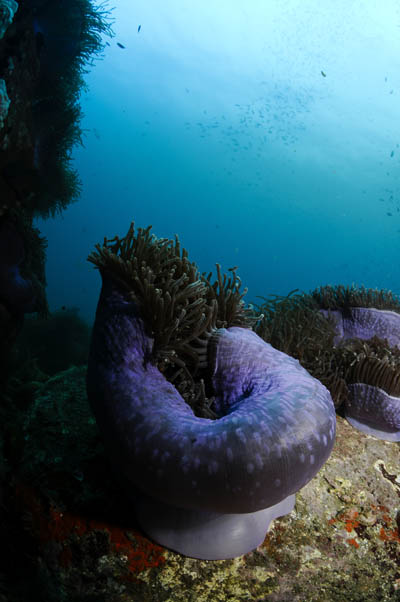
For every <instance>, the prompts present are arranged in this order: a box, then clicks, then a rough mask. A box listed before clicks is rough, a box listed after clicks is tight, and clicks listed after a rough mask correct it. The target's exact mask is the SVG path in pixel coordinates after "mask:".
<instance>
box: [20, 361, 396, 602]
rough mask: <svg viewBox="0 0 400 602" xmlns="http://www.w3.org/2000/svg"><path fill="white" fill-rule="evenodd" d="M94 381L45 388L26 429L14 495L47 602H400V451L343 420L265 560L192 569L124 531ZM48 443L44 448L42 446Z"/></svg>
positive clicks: (268, 541)
mask: <svg viewBox="0 0 400 602" xmlns="http://www.w3.org/2000/svg"><path fill="white" fill-rule="evenodd" d="M85 372H86V371H85V368H84V367H82V368H73V369H71V370H68V371H66V372H63V373H60V374H58V375H56V376H54V377H53V378H51V379H50V380H49V381H48V382H47V383H45V384H44V385H43V387H42V388H41V389H40V390H39V391H38V392H37V394H36V398H35V401H34V405H33V407H32V411H31V412H30V413H29V415H28V417H27V420H26V424H25V426H24V430H23V433H24V434H25V435H28V434H30V435H31V437H30V439H29V440H28V442H25V443H24V445H25V446H29V447H26V452H25V454H24V458H25V460H24V462H23V464H22V466H21V468H22V470H23V471H24V473H25V476H24V481H23V483H22V484H21V483H20V484H19V485H18V487H17V486H16V485H15V483H13V486H15V489H16V492H17V493H16V494H15V498H16V500H17V502H18V509H19V510H18V512H19V518H20V520H21V521H22V517H23V516H24V517H25V518H24V521H25V523H24V525H25V527H24V528H26V517H27V516H28V517H30V519H29V534H28V535H27V534H26V531H23V533H25V537H29V539H30V540H32V539H33V540H34V542H35V544H36V546H37V554H36V555H35V556H34V557H33V558H31V561H32V562H33V563H34V564H33V567H32V566H31V567H29V568H30V570H31V571H32V570H33V572H36V574H37V583H36V585H37V588H36V591H37V592H38V594H40V593H41V592H42V591H43V592H45V591H47V592H48V591H54V592H57V596H59V597H58V598H57V600H58V601H60V602H64V601H65V602H66V601H67V600H73V599H75V597H76V596H78V594H79V599H80V601H81V602H90V601H91V600H93V597H94V596H96V599H97V600H101V601H103V600H104V602H106V600H113V602H127V600H129V602H158V601H159V600H166V601H171V602H172V601H173V602H187V600H188V592H189V591H190V592H191V594H190V595H191V596H192V597H191V598H190V599H192V600H196V601H197V600H200V601H202V602H208V601H209V602H211V601H212V602H215V601H218V602H225V600H229V601H230V602H232V601H233V602H243V601H244V600H248V599H254V600H259V601H260V602H261V601H263V602H328V601H329V602H343V600H347V601H348V602H361V601H362V602H376V600H381V601H382V602H393V601H394V600H397V599H398V598H399V591H400V577H399V573H398V567H399V565H400V535H399V526H400V525H399V523H400V516H399V496H400V484H399V483H400V474H399V472H398V470H399V463H398V457H399V451H400V445H399V443H388V442H384V441H380V440H378V439H376V438H373V437H370V436H368V435H365V434H363V433H360V432H359V431H357V430H355V429H354V428H352V427H351V426H350V425H349V424H348V423H347V422H346V421H345V420H344V419H343V418H341V417H340V416H339V417H338V418H337V436H336V441H335V445H334V448H333V451H332V454H331V456H330V458H329V459H328V461H327V462H326V464H325V465H324V467H323V468H322V469H321V470H320V472H319V473H318V474H317V475H316V476H315V477H314V478H313V479H312V480H311V481H310V482H309V483H308V485H306V486H305V487H304V488H303V489H302V490H301V491H300V492H299V493H298V494H297V496H296V506H295V509H294V510H293V511H292V512H291V513H290V515H288V516H286V517H284V518H282V519H277V520H276V521H274V523H273V525H272V527H271V530H270V532H269V533H268V535H267V536H266V538H265V540H264V542H263V543H262V545H261V546H259V548H257V550H255V551H254V552H252V553H250V554H247V555H246V556H243V557H240V558H237V559H235V560H221V561H213V562H210V561H201V560H193V559H190V558H184V557H182V556H180V555H179V554H176V553H174V552H170V551H167V550H166V549H164V548H162V547H160V546H156V545H154V544H153V543H152V542H150V541H149V540H148V539H147V538H146V537H144V536H143V534H142V533H141V532H140V530H138V528H137V526H136V525H133V524H129V522H127V520H126V519H127V518H129V514H126V507H125V506H124V503H123V498H121V497H120V490H119V489H118V488H116V487H115V486H114V485H111V487H110V482H109V481H105V480H104V476H103V471H102V470H98V467H102V466H104V465H105V462H106V460H105V455H104V454H105V452H104V449H103V447H102V445H101V442H100V440H99V435H98V432H97V427H96V424H95V422H94V420H93V417H92V416H91V412H90V408H89V404H88V401H87V398H86V390H85ZM55 400H57V403H55ZM63 407H64V408H65V411H64V412H63V413H62V414H60V408H63ZM77 416H78V417H79V419H78V420H77ZM45 426H46V428H45ZM44 432H48V433H49V437H48V438H47V440H44V439H43V438H40V437H39V436H34V435H35V433H36V434H39V433H44ZM82 443H84V445H82ZM49 469H50V470H49ZM21 476H22V475H21V473H20V477H21ZM43 479H45V481H43ZM22 485H23V486H22ZM67 485H68V487H67ZM28 486H29V487H30V489H27V487H28ZM32 487H33V489H32ZM111 498H112V503H111V502H110V500H111ZM82 501H83V506H82ZM80 504H81V505H80ZM103 505H104V512H103V514H102V515H99V509H100V508H101V507H102V506H103ZM16 507H17V506H16ZM130 520H132V517H130ZM22 524H23V523H22V522H21V525H22ZM20 542H21V540H20ZM20 545H21V543H20ZM30 546H32V543H31V544H30ZM29 549H32V548H29ZM22 569H23V570H25V569H28V565H27V564H25V565H24V566H23V567H22ZM18 570H21V567H19V569H18ZM30 574H31V575H32V572H31V573H30ZM39 576H40V578H39ZM40 588H42V589H40ZM43 599H46V598H43ZM19 601H20V602H23V600H22V599H19V600H18V602H19Z"/></svg>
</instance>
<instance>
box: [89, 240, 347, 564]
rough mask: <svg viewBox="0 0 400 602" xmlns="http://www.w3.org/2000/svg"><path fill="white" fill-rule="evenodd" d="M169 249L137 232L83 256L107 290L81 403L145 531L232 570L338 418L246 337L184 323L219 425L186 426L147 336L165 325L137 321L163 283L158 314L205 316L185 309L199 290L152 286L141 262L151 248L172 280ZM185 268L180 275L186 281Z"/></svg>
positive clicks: (317, 463) (318, 459) (243, 332)
mask: <svg viewBox="0 0 400 602" xmlns="http://www.w3.org/2000/svg"><path fill="white" fill-rule="evenodd" d="M146 232H148V231H144V234H146ZM128 234H129V233H128ZM138 239H139V242H138ZM115 241H116V242H115ZM171 242H172V241H168V242H167V241H165V239H163V240H161V241H160V240H158V239H155V238H150V237H147V238H146V236H144V235H143V231H139V234H138V237H137V238H136V239H135V238H134V237H133V230H132V229H131V231H130V236H127V237H126V239H123V240H122V241H121V240H119V239H114V241H111V243H107V241H105V243H104V246H103V247H100V246H98V247H97V249H98V253H96V254H92V255H91V257H90V260H91V261H92V262H93V263H95V264H96V265H97V266H98V267H99V268H100V272H101V275H102V279H103V286H102V291H101V295H100V299H99V303H98V308H97V313H96V320H95V324H94V329H93V334H92V343H91V351H90V356H89V366H88V379H87V384H88V396H89V400H90V402H91V405H92V408H93V411H94V414H95V416H96V420H97V422H98V425H99V427H100V431H101V433H102V435H103V437H104V440H105V442H106V445H107V449H108V453H109V457H110V462H111V464H112V466H113V467H114V469H115V471H116V472H117V474H118V475H119V477H120V479H121V480H122V482H123V484H124V486H125V488H126V489H127V491H128V493H130V494H131V496H132V499H133V501H134V505H135V510H136V515H137V518H138V520H139V522H140V524H141V526H142V528H143V529H144V531H145V532H146V533H147V534H148V535H150V537H152V538H153V539H154V540H156V541H157V542H158V543H161V544H162V545H165V546H166V547H169V548H171V549H174V550H177V551H178V552H181V553H183V554H185V555H187V556H191V557H195V558H204V559H221V558H232V557H235V556H238V555H241V554H244V553H246V552H248V551H250V550H252V549H254V548H255V547H257V546H258V545H259V544H260V543H262V541H263V539H264V537H265V533H266V531H267V530H268V526H269V523H270V521H271V520H272V519H273V518H275V517H277V516H281V515H282V514H285V513H287V512H290V510H291V509H292V508H293V506H294V494H295V492H296V491H298V490H299V489H300V488H301V487H303V486H304V485H305V484H306V483H307V482H308V481H309V480H310V479H311V478H312V477H313V476H314V475H315V474H316V473H317V472H318V470H319V469H320V468H321V466H322V465H323V464H324V462H325V461H326V460H327V458H328V457H329V454H330V452H331V450H332V446H333V443H334V439H335V426H336V417H335V410H334V406H333V403H332V399H331V397H330V394H329V392H328V390H327V389H326V388H325V387H324V386H323V385H322V384H321V383H320V382H319V381H318V380H316V379H315V378H313V377H312V376H311V375H310V374H309V373H308V372H307V371H306V370H305V369H304V368H302V367H301V365H300V364H299V362H298V361H297V360H295V359H293V358H291V357H289V356H287V355H286V354H284V353H282V352H280V351H278V350H276V349H274V348H273V347H272V346H271V345H269V344H268V343H265V342H264V341H263V340H262V339H260V337H258V335H257V334H255V333H254V332H253V331H252V330H250V329H249V328H244V327H242V326H229V325H227V327H214V326H212V325H211V327H210V328H209V329H208V332H207V333H206V335H205V336H204V337H203V338H202V335H199V332H198V328H197V326H196V324H194V323H192V324H191V330H192V331H193V333H194V334H195V337H194V338H195V339H196V341H193V340H192V341H191V343H192V344H193V345H194V347H196V345H197V346H198V348H199V354H200V355H201V361H200V363H201V366H202V370H203V374H204V376H205V379H206V380H207V382H206V383H205V386H206V389H207V390H208V391H209V392H211V394H212V396H213V398H214V405H213V407H214V410H215V412H216V416H215V419H210V418H204V417H199V416H196V415H195V414H194V412H193V409H192V408H191V407H190V406H189V405H188V403H186V401H185V400H184V399H183V397H182V395H181V394H180V393H179V391H178V390H177V388H176V387H175V386H174V385H173V384H172V383H171V382H169V381H168V380H167V379H166V377H165V376H164V374H163V373H162V371H161V369H160V364H158V365H157V362H156V360H155V357H156V356H155V340H157V337H156V335H155V333H154V325H155V324H157V322H159V323H162V317H158V316H157V315H155V316H154V319H153V321H152V322H151V320H150V319H149V320H145V319H144V315H146V311H145V309H144V307H143V301H144V297H145V296H146V295H147V305H148V306H149V305H151V304H152V303H151V302H150V301H149V299H156V298H158V299H159V298H160V290H161V289H160V288H158V287H161V286H162V283H163V282H164V284H165V288H168V295H164V296H165V299H166V301H165V303H164V306H163V307H164V311H165V312H166V313H167V314H168V312H171V311H173V310H175V306H181V307H177V308H176V309H177V311H178V313H179V315H180V316H182V317H181V320H182V322H184V320H185V319H186V317H187V313H188V312H189V315H190V309H193V311H195V309H196V310H197V308H198V307H199V306H201V302H200V301H199V299H200V297H199V296H197V301H196V299H193V298H190V295H191V294H192V292H193V291H197V295H200V294H201V295H203V297H207V291H206V292H205V289H206V288H207V287H206V286H205V282H207V281H205V280H203V282H201V279H200V280H197V281H196V282H191V283H189V284H188V283H187V282H186V283H185V278H183V276H182V275H180V276H179V275H178V276H177V278H174V277H171V278H169V279H168V278H159V279H158V280H157V275H156V273H155V272H154V271H153V270H152V269H151V268H149V265H148V264H146V262H145V261H144V260H143V253H144V252H143V248H144V247H145V246H146V245H147V247H148V248H147V250H146V252H145V255H146V257H147V258H148V259H149V258H152V261H153V263H154V261H155V260H154V257H155V255H157V253H159V252H160V253H161V255H162V256H163V260H162V261H160V262H159V263H158V265H159V266H161V268H160V269H164V268H163V266H165V265H167V266H169V267H168V270H169V273H170V274H171V273H172V275H174V274H176V273H177V272H178V269H177V264H178V263H179V262H184V258H186V255H185V252H183V253H182V257H181V256H180V254H179V247H178V253H175V250H176V247H175V248H174V249H172V246H171V244H169V243H171ZM171 249H172V250H173V251H174V253H172V254H173V255H174V257H175V267H174V268H173V269H172V270H171V265H172V263H173V262H172V261H171V253H170V252H171ZM168 254H169V255H170V256H169V260H170V261H168ZM156 263H157V262H156ZM193 266H194V264H189V263H188V264H187V266H186V268H185V269H186V273H189V272H190V273H192V271H193V270H194V267H193ZM193 273H196V274H197V272H193ZM139 274H142V276H140V275H139ZM150 274H153V276H154V278H153V277H151V275H150ZM178 280H180V283H179V282H178ZM135 282H136V285H134V284H133V283H135ZM199 282H200V284H201V286H199ZM129 283H131V288H130V285H129ZM220 284H221V283H220ZM182 286H184V287H185V290H186V293H185V294H183V289H182ZM151 287H153V289H152V290H153V292H152V293H151V294H150V293H149V291H150V289H151ZM180 287H181V288H180ZM187 287H191V288H189V289H187ZM211 288H212V287H211ZM132 289H136V291H140V290H141V291H142V294H141V295H140V294H139V293H138V292H134V291H133V290H132ZM215 290H216V289H214V293H215ZM146 291H147V292H146ZM191 291H192V292H191ZM164 292H165V291H164ZM231 292H232V295H234V291H233V290H232V291H231ZM219 293H220V295H219V298H222V297H224V303H225V305H226V306H228V302H229V299H230V300H232V298H233V297H232V295H231V296H229V295H227V290H226V287H225V289H224V291H223V295H222V294H221V286H220V291H219ZM227 297H228V299H227ZM196 303H197V304H196ZM154 305H157V303H155V304H154ZM158 305H159V304H158ZM159 307H160V305H159ZM171 307H172V308H173V310H172V309H171ZM185 307H186V310H185ZM214 309H215V304H214ZM147 310H148V307H147ZM182 312H183V313H182ZM150 313H151V312H150ZM183 314H184V315H183ZM203 317H204V316H203ZM206 322H208V324H210V323H211V324H212V321H211V322H210V320H208V321H207V320H205V319H204V320H203V323H204V324H205V323H206ZM174 324H175V329H176V328H178V326H179V324H178V323H177V322H175V323H174ZM183 330H185V328H183ZM185 332H186V333H187V332H188V331H187V330H185ZM203 334H204V333H203ZM178 338H179V337H178ZM187 342H188V340H186V342H185V344H187ZM181 348H184V346H182V347H181ZM187 353H188V354H189V351H188V349H187ZM172 355H173V354H172ZM178 365H179V362H178Z"/></svg>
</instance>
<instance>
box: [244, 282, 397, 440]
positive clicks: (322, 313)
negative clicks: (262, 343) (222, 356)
mask: <svg viewBox="0 0 400 602" xmlns="http://www.w3.org/2000/svg"><path fill="white" fill-rule="evenodd" d="M258 309H259V311H260V312H262V313H263V318H262V319H261V320H260V321H259V322H258V323H257V325H256V332H257V333H258V334H259V335H260V336H261V337H262V338H263V339H264V340H266V341H268V342H270V343H271V344H272V345H274V346H275V347H277V348H278V349H280V350H281V351H284V352H285V353H288V354H289V355H291V356H293V357H295V358H297V359H298V360H299V361H300V363H301V364H302V366H304V367H305V368H306V369H307V370H308V371H309V372H310V374H312V375H313V376H314V377H315V378H318V379H319V380H320V381H321V382H322V383H323V384H324V385H325V386H326V387H327V388H328V389H329V391H330V393H331V395H332V398H333V401H334V404H335V407H336V409H337V410H343V412H344V415H345V416H346V418H347V420H348V421H349V422H350V424H352V426H354V427H356V428H358V429H359V430H361V431H363V432H366V433H368V434H370V435H374V436H376V437H379V438H380V439H385V440H388V441H398V440H400V301H399V299H398V298H397V297H396V296H395V295H394V294H393V293H391V291H385V290H377V289H366V288H364V287H359V288H358V287H356V286H351V287H349V286H343V285H338V286H323V287H320V288H318V289H316V290H314V291H312V292H311V293H310V294H306V293H298V292H297V291H292V293H289V295H287V296H286V297H278V296H273V297H271V298H269V299H264V302H263V304H262V305H260V306H259V308H258Z"/></svg>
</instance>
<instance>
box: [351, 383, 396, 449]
mask: <svg viewBox="0 0 400 602" xmlns="http://www.w3.org/2000/svg"><path fill="white" fill-rule="evenodd" d="M347 387H348V390H349V397H348V399H347V401H346V407H345V415H346V419H347V421H348V422H349V423H350V424H351V425H352V426H354V428H356V429H358V430H359V431H362V432H363V433H366V434H367V435H373V436H374V437H377V438H378V439H383V440H384V441H400V397H396V396H394V395H389V394H388V393H386V391H383V390H382V389H380V388H379V387H373V386H372V385H367V384H365V383H354V384H350V385H347Z"/></svg>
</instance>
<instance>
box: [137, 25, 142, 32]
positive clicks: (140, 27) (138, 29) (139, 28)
mask: <svg viewBox="0 0 400 602" xmlns="http://www.w3.org/2000/svg"><path fill="white" fill-rule="evenodd" d="M141 29H142V26H141V25H139V27H138V28H137V32H138V33H139V31H140V30H141Z"/></svg>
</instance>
